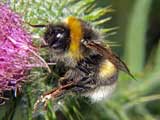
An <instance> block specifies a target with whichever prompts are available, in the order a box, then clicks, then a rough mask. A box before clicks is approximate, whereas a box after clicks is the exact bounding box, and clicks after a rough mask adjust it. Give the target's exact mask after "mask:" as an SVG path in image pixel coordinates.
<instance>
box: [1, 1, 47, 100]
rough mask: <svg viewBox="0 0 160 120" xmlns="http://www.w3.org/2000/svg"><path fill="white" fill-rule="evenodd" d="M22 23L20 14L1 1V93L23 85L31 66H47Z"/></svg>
mask: <svg viewBox="0 0 160 120" xmlns="http://www.w3.org/2000/svg"><path fill="white" fill-rule="evenodd" d="M22 23H23V21H22V20H21V17H20V16H19V15H18V14H16V13H14V12H13V11H12V10H11V9H9V7H8V6H7V5H3V4H1V3H0V93H2V92H3V91H5V90H12V89H17V88H18V87H21V85H20V84H21V82H22V81H23V80H24V78H25V77H26V73H27V71H28V70H30V69H31V68H33V67H37V66H38V67H39V66H41V67H47V64H46V63H45V62H44V60H43V59H42V58H41V57H40V56H39V55H38V54H37V51H38V49H37V48H36V47H35V46H33V44H32V39H31V36H30V34H28V33H27V32H26V31H25V30H24V28H23V27H22ZM0 98H1V96H0Z"/></svg>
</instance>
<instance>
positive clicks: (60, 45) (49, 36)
mask: <svg viewBox="0 0 160 120" xmlns="http://www.w3.org/2000/svg"><path fill="white" fill-rule="evenodd" d="M44 40H45V41H46V43H47V44H48V46H49V47H50V48H52V49H54V50H55V51H56V52H58V53H59V52H64V51H66V50H67V49H68V48H69V44H70V30H69V28H68V27H67V26H65V25H64V24H58V25H54V24H49V25H48V26H47V28H46V31H45V32H44Z"/></svg>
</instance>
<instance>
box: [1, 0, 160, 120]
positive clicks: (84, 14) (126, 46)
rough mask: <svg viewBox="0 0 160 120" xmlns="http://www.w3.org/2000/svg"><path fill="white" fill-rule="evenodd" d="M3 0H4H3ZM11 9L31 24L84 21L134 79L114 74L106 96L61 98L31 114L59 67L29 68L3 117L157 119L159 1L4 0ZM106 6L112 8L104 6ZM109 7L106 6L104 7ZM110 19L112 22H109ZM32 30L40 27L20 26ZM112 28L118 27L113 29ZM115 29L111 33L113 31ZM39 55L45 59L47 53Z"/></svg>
mask: <svg viewBox="0 0 160 120" xmlns="http://www.w3.org/2000/svg"><path fill="white" fill-rule="evenodd" d="M4 2H6V1H4ZM7 2H9V4H10V6H11V8H12V9H13V10H15V11H16V12H18V13H19V14H21V15H22V17H23V18H24V21H27V22H29V23H32V24H41V23H43V24H46V23H48V22H55V21H59V20H62V19H64V18H65V17H67V16H70V15H74V16H78V17H80V18H82V19H84V20H87V21H90V22H91V23H92V24H93V26H95V27H96V28H98V29H100V30H101V31H102V32H106V36H105V37H106V40H109V41H110V42H109V44H111V45H112V48H113V50H114V51H115V52H117V53H118V54H119V55H120V56H121V58H122V59H124V60H125V61H126V63H127V65H128V66H129V68H130V70H131V71H132V72H133V74H134V75H135V77H136V79H137V80H136V81H134V80H131V78H130V77H129V76H127V75H125V74H123V73H122V74H120V77H119V81H118V86H117V90H116V91H115V92H114V94H113V96H112V98H111V99H109V100H108V101H103V102H100V103H91V102H89V101H88V100H86V99H84V98H79V97H72V98H71V97H66V98H65V99H64V104H59V107H60V110H59V111H57V112H54V110H53V107H52V103H50V104H49V105H48V109H47V111H46V112H44V111H43V110H42V109H40V110H39V111H37V112H36V113H34V114H32V111H33V104H34V103H35V101H36V99H37V98H38V96H40V95H41V94H42V93H44V92H45V91H47V90H50V89H51V88H53V87H54V86H55V84H54V81H55V80H56V79H58V78H59V76H58V73H59V70H58V69H56V68H55V67H54V73H51V74H49V73H48V72H47V71H46V70H45V69H41V68H40V69H34V70H33V71H31V74H30V76H31V77H30V78H29V81H31V82H29V83H28V84H26V85H25V86H24V89H23V94H22V96H19V97H18V98H14V99H13V100H11V101H8V102H7V104H6V105H3V106H0V119H3V120H31V119H34V120H52V119H53V120H54V119H56V117H57V119H59V120H63V119H68V120H158V119H160V100H159V99H160V42H159V39H160V38H159V37H160V29H159V28H160V15H159V10H160V2H159V0H154V1H153V0H134V1H131V0H118V1H117V0H101V1H98V0H97V1H96V0H81V1H78V0H54V1H53V0H45V1H44V0H20V1H16V0H10V1H7ZM110 5H112V9H111V8H110V7H109V6H110ZM108 8H109V9H108ZM111 18H112V20H110V19H111ZM26 28H27V29H28V31H30V32H31V33H32V34H33V38H34V40H35V43H36V44H40V42H39V38H38V39H37V36H42V32H43V29H41V30H40V29H35V28H31V27H29V26H27V25H26ZM117 28H118V29H117ZM115 33H116V34H115ZM40 52H41V56H42V57H44V58H45V59H46V60H47V59H48V56H47V51H46V50H44V49H42V50H41V51H40Z"/></svg>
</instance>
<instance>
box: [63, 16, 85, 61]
mask: <svg viewBox="0 0 160 120" xmlns="http://www.w3.org/2000/svg"><path fill="white" fill-rule="evenodd" d="M65 22H66V24H67V25H68V27H69V29H70V37H71V43H70V47H69V55H71V57H74V58H75V59H76V60H79V59H80V58H81V57H82V54H81V51H80V42H81V39H82V37H83V31H82V26H81V22H80V20H78V19H77V18H75V17H73V16H71V17H68V18H67V20H66V21H65Z"/></svg>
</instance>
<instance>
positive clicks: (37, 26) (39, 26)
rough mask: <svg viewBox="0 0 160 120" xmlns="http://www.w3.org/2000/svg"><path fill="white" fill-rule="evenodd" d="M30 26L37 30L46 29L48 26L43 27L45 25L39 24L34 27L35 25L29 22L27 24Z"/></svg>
mask: <svg viewBox="0 0 160 120" xmlns="http://www.w3.org/2000/svg"><path fill="white" fill-rule="evenodd" d="M26 23H27V24H28V25H29V26H31V27H35V28H41V27H46V26H47V25H43V24H39V25H33V24H30V23H28V22H26Z"/></svg>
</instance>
